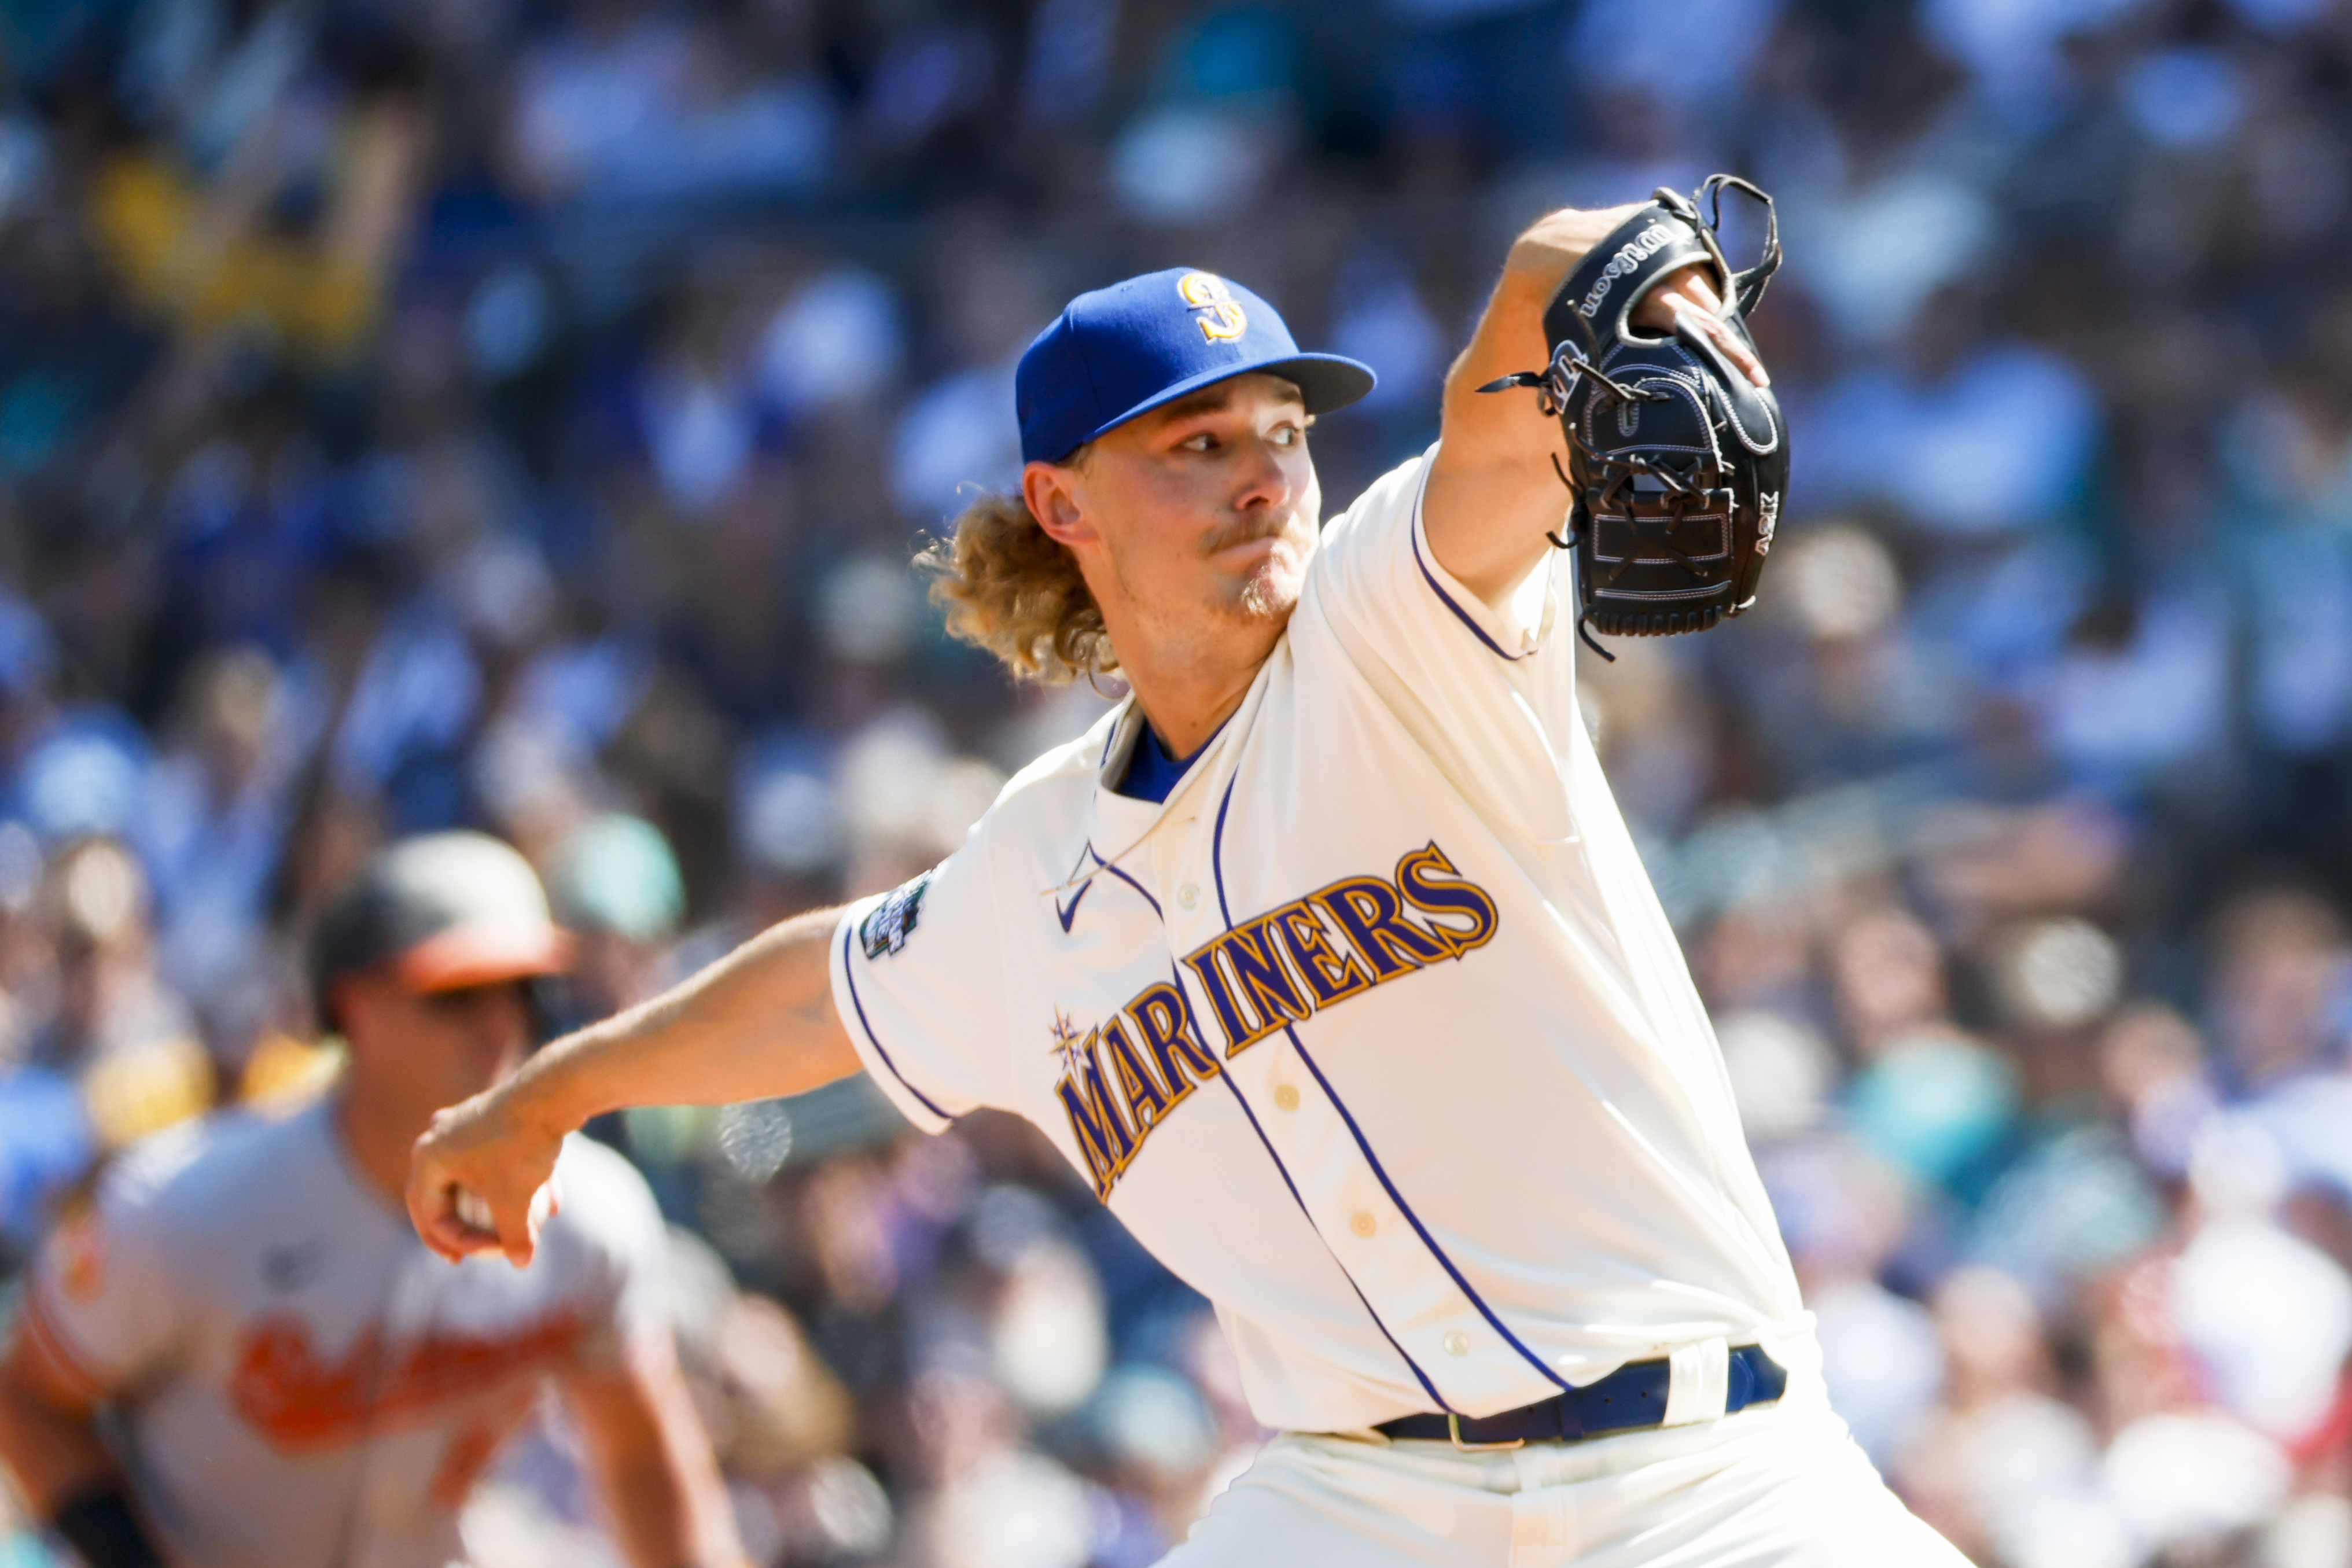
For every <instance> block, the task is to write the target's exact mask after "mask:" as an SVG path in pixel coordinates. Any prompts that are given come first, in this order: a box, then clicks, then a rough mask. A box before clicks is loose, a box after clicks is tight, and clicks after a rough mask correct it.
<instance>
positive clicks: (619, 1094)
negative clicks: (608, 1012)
mask: <svg viewBox="0 0 2352 1568" xmlns="http://www.w3.org/2000/svg"><path fill="white" fill-rule="evenodd" d="M839 920H840V911H839V910H814V911H812V912H810V913H808V914H804V915H797V916H794V917H793V919H791V920H789V921H784V922H782V924H780V925H776V926H773V927H771V928H770V929H769V930H767V931H762V932H761V934H760V935H758V936H756V937H754V938H752V939H751V941H749V942H745V943H744V944H743V945H742V946H740V947H739V948H737V949H736V950H735V951H734V952H730V953H729V954H728V955H727V956H726V957H725V958H722V959H720V960H719V962H718V963H713V964H711V965H710V966H709V968H707V969H704V970H701V971H699V972H698V973H695V974H693V975H690V976H688V978H687V979H685V980H683V981H681V982H679V983H678V984H676V985H674V986H672V987H671V988H670V989H669V990H667V991H665V992H663V993H662V994H660V995H658V996H656V997H654V998H653V999H652V1000H650V1001H648V1002H645V1003H643V1004H640V1005H637V1006H635V1007H632V1008H630V1009H629V1010H628V1011H627V1012H625V1013H619V1014H615V1015H614V1016H612V1017H610V1018H607V1019H605V1020H604V1021H603V1022H602V1023H598V1024H593V1025H591V1026H588V1027H587V1028H584V1029H582V1030H580V1031H578V1032H577V1033H575V1034H572V1035H567V1036H565V1037H563V1038H562V1039H560V1040H558V1041H556V1042H555V1043H553V1044H552V1045H551V1046H549V1047H546V1048H545V1049H543V1050H541V1052H540V1053H539V1054H538V1055H537V1056H535V1057H533V1058H531V1060H530V1063H529V1064H528V1065H526V1066H525V1067H524V1068H523V1069H522V1070H521V1071H520V1072H519V1073H517V1074H516V1075H515V1076H514V1078H512V1079H509V1081H508V1083H507V1084H506V1086H505V1087H504V1088H503V1089H500V1090H499V1091H498V1092H499V1097H500V1098H502V1099H505V1100H508V1101H509V1104H510V1105H512V1106H513V1107H514V1108H515V1109H516V1110H517V1111H518V1112H519V1113H520V1114H524V1115H527V1116H528V1117H529V1119H530V1121H533V1122H535V1123H537V1124H538V1125H540V1126H541V1127H543V1128H546V1129H547V1130H548V1131H552V1132H557V1133H562V1132H568V1131H572V1129H574V1128H576V1127H579V1126H580V1125H581V1124H583V1122H585V1121H588V1120H589V1119H590V1118H592V1117H594V1116H600V1115H602V1114H604V1112H606V1111H608V1110H623V1109H625V1108H626V1107H629V1106H634V1105H728V1104H732V1103H734V1102H736V1101H739V1100H769V1099H773V1098H775V1097H777V1096H780V1095H787V1094H798V1093H801V1092H802V1091H803V1090H805V1089H816V1088H819V1087H821V1086H823V1085H824V1084H828V1083H831V1082H833V1081H834V1080H835V1079H842V1078H846V1077H848V1076H849V1075H850V1074H851V1073H854V1072H856V1071H857V1070H858V1060H857V1054H856V1051H855V1050H854V1049H853V1048H852V1047H851V1046H850V1043H849V1036H848V1034H847V1033H846V1032H845V1030H844V1029H843V1027H842V1026H841V1020H840V1018H839V1016H837V1015H836V1014H835V1011H834V1006H833V983H832V977H831V974H830V973H829V971H828V968H827V959H828V957H829V953H830V946H831V942H832V936H833V932H834V930H835V925H836V924H837V922H838V921H839Z"/></svg>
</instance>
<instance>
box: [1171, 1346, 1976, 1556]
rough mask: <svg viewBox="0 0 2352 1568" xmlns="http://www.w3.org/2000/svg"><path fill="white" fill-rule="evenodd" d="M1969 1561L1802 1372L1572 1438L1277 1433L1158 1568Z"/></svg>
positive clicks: (1816, 1382)
mask: <svg viewBox="0 0 2352 1568" xmlns="http://www.w3.org/2000/svg"><path fill="white" fill-rule="evenodd" d="M1301 1563H1344V1564H1346V1565H1347V1568H1969V1563H1968V1559H1967V1558H1965V1557H1963V1556H1961V1555H1960V1553H1959V1552H1958V1551H1957V1550H1955V1549H1954V1548H1953V1547H1952V1546H1951V1545H1950V1544H1948V1542H1946V1541H1945V1540H1944V1539H1943V1537H1941V1536H1939V1535H1937V1533H1936V1532H1935V1531H1933V1530H1931V1529H1929V1528H1928V1527H1927V1525H1926V1524H1924V1523H1922V1522H1921V1521H1919V1520H1918V1519H1917V1518H1916V1517H1914V1516H1913V1515H1912V1513H1911V1512H1910V1510H1907V1509H1906V1508H1905V1507H1904V1506H1903V1503H1902V1501H1901V1500H1900V1499H1898V1498H1896V1497H1895V1494H1894V1493H1893V1492H1891V1491H1889V1490H1887V1489H1886V1485H1885V1482H1884V1481H1882V1480H1881V1479H1879V1476H1878V1472H1877V1471H1876V1470H1875V1469H1874V1468H1872V1467H1871V1464H1870V1461H1869V1459H1867V1458H1864V1455H1863V1452H1862V1450H1861V1449H1860V1448H1859V1447H1856V1446H1855V1445H1854V1442H1853V1438H1852V1437H1851V1436H1848V1435H1847V1433H1846V1429H1845V1424H1844V1423H1843V1421H1840V1420H1839V1419H1838V1418H1837V1416H1835V1415H1832V1413H1831V1411H1830V1408H1829V1404H1828V1400H1827V1399H1826V1397H1825V1396H1823V1394H1822V1392H1821V1384H1820V1381H1819V1377H1818V1374H1815V1375H1814V1376H1811V1377H1802V1376H1801V1375H1792V1376H1791V1378H1790V1392H1789V1394H1787V1395H1786V1396H1784V1397H1783V1398H1782V1399H1780V1401H1779V1402H1778V1403H1776V1404H1773V1405H1762V1406H1759V1407H1757V1408H1755V1409H1752V1410H1746V1411H1742V1412H1740V1413H1739V1414H1738V1415H1729V1416H1725V1417H1722V1418H1720V1419H1718V1420H1716V1421H1711V1422H1706V1423H1703V1424H1699V1425H1694V1426H1673V1427H1664V1428H1660V1429H1655V1430H1652V1431H1646V1432H1633V1433H1627V1434H1625V1435H1623V1436H1615V1437H1601V1438H1595V1439H1591V1440H1589V1441H1586V1442H1581V1443H1530V1444H1528V1445H1527V1446H1526V1447H1521V1448H1516V1449H1512V1450H1509V1451H1507V1452H1503V1453H1485V1454H1463V1453H1457V1452H1456V1451H1454V1448H1453V1447H1451V1446H1450V1445H1447V1444H1444V1443H1427V1442H1396V1443H1384V1442H1382V1441H1381V1440H1380V1439H1379V1438H1377V1437H1363V1436H1318V1435H1312V1434H1305V1433H1288V1434H1285V1435H1284V1436H1280V1437H1277V1438H1276V1439H1275V1440H1274V1441H1272V1442H1271V1443H1268V1444H1267V1445H1266V1447H1265V1450H1264V1451H1263V1452H1261V1453H1260V1454H1259V1456H1258V1458H1257V1461H1256V1463H1255V1464H1254V1465H1252V1466H1251V1467H1250V1468H1249V1469H1248V1470H1247V1471H1246V1472H1245V1473H1244V1475H1243V1476H1242V1477H1241V1478H1240V1479H1238V1480H1236V1481H1234V1484H1233V1485H1232V1486H1231V1487H1229V1488H1227V1489H1226V1490H1225V1491H1224V1492H1223V1494H1222V1495H1221V1496H1219V1497H1218V1499H1217V1500H1216V1501H1215V1502H1214V1503H1213V1505H1212V1506H1211V1507H1210V1510H1209V1511H1208V1513H1207V1514H1206V1515H1205V1516H1204V1517H1203V1518H1202V1520H1201V1521H1200V1522H1199V1523H1197V1524H1195V1525H1194V1526H1193V1527H1192V1534H1191V1536H1190V1538H1189V1539H1188V1540H1187V1541H1186V1542H1185V1543H1184V1544H1183V1545H1181V1546H1180V1547H1178V1548H1177V1549H1176V1550H1175V1551H1174V1552H1171V1553H1170V1554H1169V1555H1168V1556H1167V1557H1165V1558H1163V1559H1161V1563H1160V1568H1297V1564H1301Z"/></svg>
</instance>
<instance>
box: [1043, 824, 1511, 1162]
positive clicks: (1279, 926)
mask: <svg viewBox="0 0 2352 1568" xmlns="http://www.w3.org/2000/svg"><path fill="white" fill-rule="evenodd" d="M1498 919H1500V916H1499V915H1498V914H1497V913H1496V908H1495V900H1493V899H1491V898H1489V897H1488V896H1487V895H1486V891H1485V889H1481V888H1479V887H1478V886H1477V885H1476V884H1475V883H1472V882H1467V881H1464V880H1461V879H1459V878H1458V877H1457V876H1456V874H1455V872H1454V863H1453V862H1452V861H1451V860H1448V859H1447V858H1445V852H1444V850H1442V849H1440V848H1439V847H1437V846H1436V845H1435V844H1430V845H1428V846H1426V847H1423V848H1420V849H1416V850H1414V851H1413V852H1412V853H1411V854H1409V855H1407V856H1405V857H1404V858H1402V859H1401V860H1399V861H1398V862H1397V864H1396V870H1395V873H1394V874H1393V875H1391V876H1388V877H1348V878H1344V879H1341V880H1339V881H1337V882H1334V883H1332V884H1331V885H1330V886H1329V887H1327V888H1323V889H1318V890H1317V891H1315V892H1312V893H1309V894H1308V895H1307V896H1306V897H1305V898H1303V899H1293V900H1290V902H1288V903H1286V904H1284V905H1282V906H1280V907H1279V908H1277V909H1274V910H1268V911H1267V912H1266V913H1265V914H1262V915H1260V916H1258V917H1257V918H1256V919H1255V920H1253V921H1248V922H1247V923H1246V924H1244V925H1241V926H1237V927H1235V928H1234V930H1232V931H1227V932H1225V933H1224V934H1223V935H1222V936H1219V937H1215V938H1213V939H1212V940H1210V941H1209V942H1205V943H1203V944H1202V946H1201V948H1200V950H1199V951H1198V952H1191V953H1187V954H1186V955H1185V957H1184V967H1185V968H1186V969H1188V970H1190V971H1191V972H1192V975H1193V978H1194V979H1195V981H1196V982H1197V983H1198V984H1199V985H1200V988H1201V992H1202V994H1203V995H1204V996H1206V997H1207V998H1208V1000H1209V1009H1210V1013H1211V1015H1212V1016H1213V1017H1214V1018H1215V1019H1216V1021H1217V1026H1218V1028H1219V1030H1220V1031H1221V1032H1222V1035H1223V1038H1224V1040H1225V1042H1226V1044H1225V1055H1227V1056H1228V1057H1231V1056H1234V1055H1237V1054H1239V1053H1240V1052H1242V1051H1244V1050H1246V1049H1248V1048H1249V1047H1252V1046H1254V1045H1255V1044H1257V1043H1258V1042H1259V1041H1260V1040H1263V1039H1265V1037H1267V1036H1268V1035H1271V1034H1274V1033H1276V1031H1278V1030H1281V1029H1283V1028H1286V1027H1287V1026H1290V1025H1291V1024H1294V1023H1297V1022H1298V1021H1300V1020H1302V1019H1305V1018H1308V1017H1311V1016H1314V1015H1315V1014H1316V1013H1317V1012H1318V1011H1319V1010H1321V1009H1323V1008H1326V1007H1329V1006H1332V1005H1336V1004H1338V1003H1340V1002H1344V1001H1346V1000H1348V999H1349V997H1351V996H1356V995H1360V994H1362V993H1364V992H1366V991H1370V989H1371V988H1372V987H1373V986H1375V985H1380V984H1385V983H1387V982H1389V981H1391V980H1395V979H1397V978H1399V977H1400V976H1402V975H1406V974H1411V973H1413V972H1414V971H1415V970H1417V969H1421V968H1423V967H1425V966H1426V965H1429V964H1432V963H1441V962H1443V961H1444V960H1446V959H1449V958H1460V957H1461V956H1462V955H1463V954H1464V953H1465V952H1470V951H1471V950H1472V949H1473V948H1479V947H1484V946H1486V943H1487V942H1488V941H1490V940H1491V939H1492V938H1493V937H1494V934H1495V923H1496V921H1497V920H1498ZM1456 921H1462V922H1466V923H1459V924H1457V923H1454V922H1456ZM1342 933H1344V935H1343V934H1342ZM1130 1028H1131V1029H1132V1031H1133V1032H1132V1033H1130V1032H1129V1031H1130ZM1054 1036H1055V1048H1056V1049H1057V1050H1058V1051H1059V1052H1060V1054H1061V1057H1062V1076H1061V1081H1059V1082H1058V1083H1056V1084H1055V1086H1054V1097H1055V1099H1056V1100H1060V1101H1061V1103H1062V1109H1063V1110H1065V1111H1066V1112H1067V1114H1068V1116H1069V1121H1070V1136H1071V1137H1072V1139H1074V1140H1075V1141H1076V1143H1077V1146H1078V1150H1079V1152H1080V1153H1081V1154H1082V1155H1083V1156H1084V1158H1085V1160H1086V1163H1087V1173H1088V1174H1089V1175H1091V1176H1092V1177H1093V1178H1094V1184H1095V1192H1096V1193H1097V1195H1099V1196H1102V1197H1105V1198H1108V1197H1109V1196H1110V1190H1111V1187H1112V1185H1113V1184H1115V1183H1117V1182H1118V1178H1119V1174H1120V1173H1122V1172H1124V1171H1125V1170H1126V1169H1127V1167H1128V1163H1129V1161H1131V1160H1133V1159H1134V1158H1135V1156H1136V1154H1137V1153H1138V1152H1139V1151H1140V1150H1141V1149H1142V1147H1143V1142H1144V1140H1145V1139H1147V1138H1149V1137H1150V1135H1151V1130H1152V1129H1153V1128H1155V1127H1157V1126H1159V1125H1160V1123H1161V1122H1163V1121H1167V1119H1168V1113H1169V1112H1170V1111H1171V1110H1174V1109H1175V1108H1176V1106H1177V1105H1178V1104H1179V1103H1181V1101H1182V1100H1184V1099H1185V1098H1186V1097H1187V1096H1189V1095H1190V1094H1191V1093H1192V1090H1193V1089H1194V1087H1195V1086H1196V1085H1197V1084H1198V1083H1199V1081H1200V1080H1201V1079H1204V1078H1206V1077H1208V1076H1209V1075H1210V1074H1212V1073H1213V1072H1215V1071H1216V1070H1217V1063H1216V1058H1214V1057H1213V1056H1212V1055H1211V1054H1210V1053H1209V1050H1208V1047H1206V1046H1204V1045H1202V1041H1201V1037H1200V1034H1199V1031H1198V1029H1197V1028H1196V1026H1194V1024H1193V1022H1192V1013H1191V1010H1190V1009H1189V1008H1188V1007H1187V1006H1186V1005H1185V1003H1184V994H1183V993H1182V992H1181V991H1179V990H1177V989H1176V988H1175V987H1174V986H1173V985H1170V984H1165V983H1159V984H1151V985H1147V986H1145V987H1144V988H1143V990H1142V991H1141V992H1139V993H1138V994H1137V995H1136V996H1135V998H1134V1000H1132V1001H1130V1002H1129V1003H1128V1005H1126V1006H1125V1007H1123V1008H1121V1009H1120V1012H1119V1016H1117V1017H1114V1018H1112V1019H1111V1020H1110V1021H1109V1022H1108V1023H1106V1024H1103V1025H1100V1026H1097V1027H1094V1028H1090V1029H1088V1030H1087V1032H1086V1034H1085V1036H1084V1037H1080V1036H1079V1035H1078V1034H1077V1032H1076V1029H1075V1028H1073V1027H1072V1026H1070V1024H1069V1021H1068V1020H1067V1019H1066V1018H1065V1017H1063V1016H1059V1015H1056V1016H1055V1024H1054Z"/></svg>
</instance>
